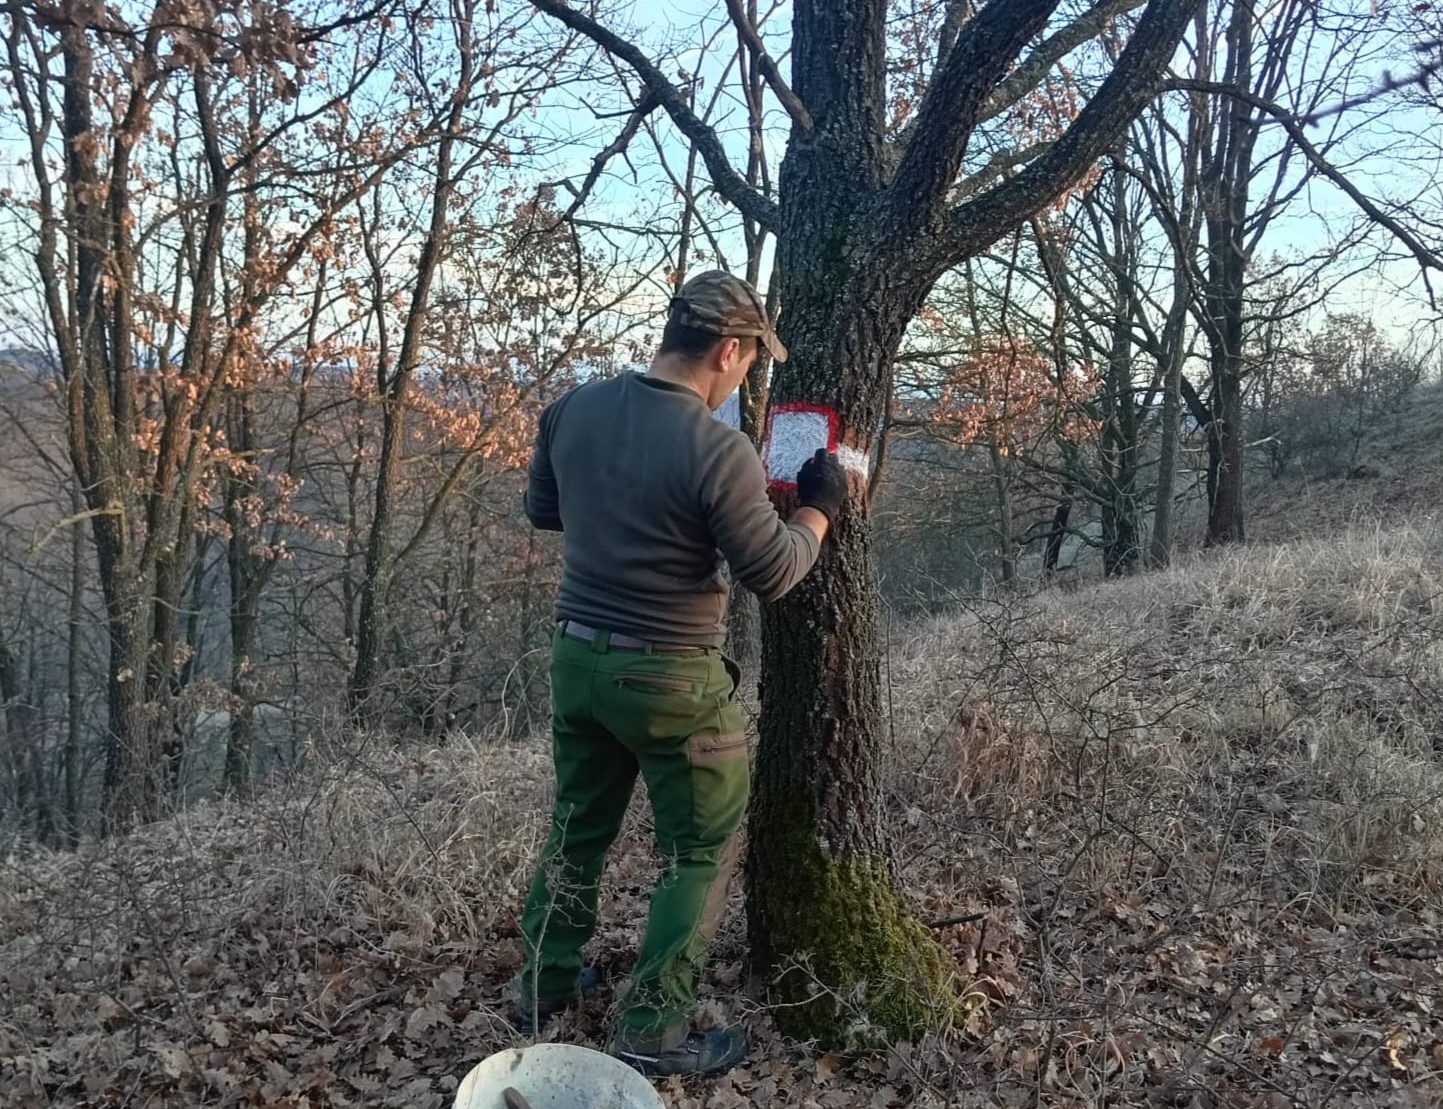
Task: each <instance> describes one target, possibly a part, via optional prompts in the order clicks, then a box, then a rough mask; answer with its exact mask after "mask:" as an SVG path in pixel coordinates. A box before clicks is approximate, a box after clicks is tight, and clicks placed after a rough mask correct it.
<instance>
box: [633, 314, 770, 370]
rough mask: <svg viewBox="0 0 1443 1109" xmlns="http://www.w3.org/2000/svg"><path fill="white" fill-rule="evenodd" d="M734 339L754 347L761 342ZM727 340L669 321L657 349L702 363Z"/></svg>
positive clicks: (741, 338)
mask: <svg viewBox="0 0 1443 1109" xmlns="http://www.w3.org/2000/svg"><path fill="white" fill-rule="evenodd" d="M732 337H733V338H736V339H737V341H738V342H741V343H751V344H752V346H756V345H757V344H758V343H759V342H760V340H758V339H752V338H747V337H742V336H732ZM727 338H728V336H725V335H713V334H712V333H711V332H710V331H698V330H697V329H696V328H694V327H688V326H687V325H686V324H684V323H677V322H676V321H675V320H670V319H669V320H667V321H666V326H664V327H663V328H662V329H661V345H660V346H659V347H657V349H656V353H657V354H676V355H680V356H681V357H682V358H684V359H686V360H687V361H688V362H700V361H701V360H702V359H703V358H705V357H706V356H707V355H708V354H710V353H711V349H712V347H714V346H716V345H717V344H718V343H720V342H723V341H725V340H726V339H727Z"/></svg>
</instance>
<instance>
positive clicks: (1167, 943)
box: [0, 521, 1443, 1109]
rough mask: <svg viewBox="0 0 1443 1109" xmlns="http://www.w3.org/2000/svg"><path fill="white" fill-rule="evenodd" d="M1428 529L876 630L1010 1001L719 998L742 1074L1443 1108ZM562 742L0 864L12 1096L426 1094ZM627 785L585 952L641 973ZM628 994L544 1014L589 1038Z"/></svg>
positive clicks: (729, 979) (938, 880) (444, 1090)
mask: <svg viewBox="0 0 1443 1109" xmlns="http://www.w3.org/2000/svg"><path fill="white" fill-rule="evenodd" d="M1440 541H1443V529H1440V528H1439V527H1437V526H1435V525H1433V524H1432V523H1430V522H1427V521H1422V522H1419V523H1418V524H1416V525H1414V526H1412V527H1403V528H1399V529H1394V530H1390V531H1379V530H1376V529H1368V530H1360V531H1356V532H1353V533H1350V534H1349V535H1347V536H1345V537H1342V538H1339V539H1337V540H1336V541H1333V542H1330V543H1328V544H1327V545H1311V546H1295V547H1279V548H1260V549H1253V550H1246V551H1238V552H1224V553H1218V554H1214V555H1210V556H1208V557H1206V558H1202V559H1199V560H1197V561H1195V562H1192V563H1189V564H1186V565H1182V566H1179V567H1177V568H1176V569H1174V570H1172V571H1169V572H1168V573H1165V574H1157V575H1152V576H1148V577H1144V578H1140V579H1138V580H1136V581H1129V582H1122V583H1116V584H1107V585H1100V586H1097V587H1094V588H1092V589H1089V590H1083V591H1079V592H1074V593H1069V594H1059V593H1051V594H1041V595H1039V596H1036V597H1031V598H1020V597H1013V598H1005V599H994V600H990V601H987V602H975V601H974V602H970V603H968V604H966V605H963V606H962V607H961V608H959V610H958V611H957V612H955V613H953V614H950V615H947V616H942V617H938V618H936V619H934V620H932V621H930V622H928V623H926V624H924V625H921V626H914V627H913V628H911V629H909V630H908V632H907V634H906V635H905V636H904V637H903V638H902V639H901V640H900V641H899V642H898V643H896V644H894V648H893V651H892V652H891V656H890V662H889V666H888V669H887V671H886V675H887V678H888V686H889V695H890V696H889V700H890V703H891V705H892V706H893V715H892V721H891V723H892V729H891V734H890V737H889V739H888V741H887V742H888V743H889V750H888V754H887V758H886V767H887V770H888V774H887V781H886V785H887V789H888V791H889V795H890V798H891V803H892V808H893V811H894V813H895V816H896V818H897V819H896V826H897V836H898V843H897V849H898V855H899V862H900V867H901V873H902V876H903V879H904V881H905V883H906V884H907V887H908V889H909V891H910V892H911V893H912V895H913V896H914V898H915V900H916V901H917V903H918V905H919V909H920V911H921V912H922V913H923V914H924V915H925V916H926V917H927V918H928V919H933V920H935V919H938V918H946V917H951V916H966V915H971V914H980V916H979V919H976V920H971V921H966V922H964V923H960V924H956V925H949V926H945V927H939V928H938V929H937V934H938V936H939V938H940V939H941V940H942V942H943V943H944V944H945V945H946V946H947V947H948V948H949V949H950V950H952V951H953V952H954V954H955V955H956V957H957V959H958V960H959V962H960V963H961V964H962V966H963V968H964V970H965V971H966V972H967V973H968V974H970V975H972V976H973V977H974V978H975V979H976V980H977V981H978V982H979V984H980V985H981V988H982V989H983V990H984V991H985V992H986V993H987V994H988V995H989V997H990V998H991V999H992V1002H993V1004H991V1005H990V1006H989V1007H988V1008H987V1009H985V1010H984V1011H982V1012H980V1013H979V1014H978V1015H977V1016H976V1017H975V1019H974V1021H973V1023H972V1024H971V1026H970V1027H969V1028H968V1029H966V1030H964V1031H963V1032H961V1033H959V1034H957V1035H954V1036H952V1037H949V1038H947V1039H945V1040H938V1041H936V1042H930V1043H923V1044H912V1045H897V1046H896V1048H895V1049H894V1050H893V1051H891V1052H889V1053H886V1054H874V1055H866V1056H860V1057H857V1058H855V1059H846V1060H841V1059H838V1058H837V1057H835V1056H820V1057H818V1056H817V1055H815V1054H814V1053H812V1052H810V1051H808V1050H807V1048H806V1046H805V1045H797V1044H789V1043H784V1042H782V1041H780V1040H779V1039H778V1038H777V1037H776V1036H775V1034H774V1033H772V1032H771V1031H770V1027H769V1024H768V1022H767V1020H766V1018H765V1015H764V1014H760V1013H758V1012H756V1010H755V1007H754V1006H753V1005H752V1004H751V1002H749V1001H748V1000H747V999H746V997H745V996H744V995H743V993H742V983H743V977H744V976H743V972H742V965H741V959H742V956H743V943H742V939H743V937H742V928H741V922H740V919H739V913H738V911H737V910H738V905H737V903H736V901H735V900H734V903H733V911H732V914H731V917H730V919H729V920H728V922H727V924H726V926H725V927H724V930H723V933H722V936H721V937H720V941H719V944H718V949H717V958H716V960H715V962H714V965H713V968H712V971H711V973H710V976H709V980H708V984H707V987H706V991H705V1005H706V1007H707V1008H708V1009H710V1010H712V1011H714V1012H717V1013H719V1014H736V1013H743V1014H746V1016H747V1019H748V1021H749V1022H750V1024H751V1025H752V1027H753V1030H754V1032H755V1034H756V1036H757V1040H758V1053H757V1058H756V1060H755V1062H754V1064H753V1065H752V1066H751V1067H750V1068H746V1069H741V1070H738V1071H736V1072H734V1073H733V1074H732V1075H731V1076H729V1077H728V1078H727V1079H725V1080H722V1081H719V1082H717V1083H713V1084H703V1083H692V1084H689V1085H688V1084H682V1083H677V1082H673V1083H671V1084H670V1085H668V1086H667V1087H665V1093H666V1095H667V1097H668V1100H669V1101H670V1103H671V1104H672V1105H674V1106H676V1107H678V1109H681V1107H686V1109H692V1107H702V1106H705V1107H707V1109H728V1107H735V1106H739V1105H745V1104H759V1105H772V1104H777V1105H801V1106H812V1107H815V1109H820V1107H829V1109H840V1107H851V1106H857V1107H863V1106H867V1107H872V1106H875V1107H877V1109H884V1107H887V1106H903V1105H919V1106H943V1105H946V1106H984V1105H985V1106H990V1105H1037V1106H1072V1105H1077V1106H1082V1105H1088V1106H1103V1105H1112V1106H1122V1105H1133V1106H1144V1105H1148V1106H1192V1105H1197V1106H1212V1105H1216V1106H1223V1105H1227V1106H1240V1107H1241V1106H1268V1107H1270V1109H1272V1107H1281V1106H1289V1105H1306V1106H1309V1107H1322V1106H1343V1105H1379V1106H1382V1105H1387V1106H1399V1107H1406V1106H1411V1105H1419V1106H1421V1105H1430V1104H1440V1103H1443V1101H1440V1089H1443V1086H1440V1068H1443V1024H1440V1021H1439V1017H1438V1015H1437V1014H1436V1012H1435V1010H1436V1009H1440V1008H1443V990H1440V982H1443V945H1440V941H1439V936H1440V933H1443V891H1440V882H1443V757H1440V754H1439V752H1438V749H1437V747H1436V746H1435V743H1436V737H1438V736H1443V634H1440V633H1443V562H1440V560H1439V559H1438V558H1437V556H1436V554H1435V552H1436V551H1437V549H1438V545H1439V543H1440ZM548 775H549V767H548V763H547V756H546V751H545V745H544V744H542V743H539V742H537V743H529V744H525V745H521V746H505V745H494V744H489V743H485V742H479V741H478V742H477V743H476V744H474V745H472V746H467V747H463V748H459V749H451V750H448V751H438V752H428V753H425V754H414V753H397V752H393V751H388V750H381V749H380V748H379V747H376V746H373V747H372V748H370V749H363V750H360V751H352V752H350V753H349V754H348V755H346V756H345V757H342V758H338V759H335V760H332V761H327V762H324V763H323V765H321V766H320V767H319V768H317V769H313V770H312V771H311V772H309V776H307V777H303V778H300V779H297V780H295V781H293V782H291V783H289V784H288V785H286V786H285V787H283V788H281V789H278V790H276V791H273V792H271V793H268V794H266V795H265V796H263V797H261V798H258V799H257V800H256V801H254V802H252V803H250V804H247V805H244V806H241V805H234V804H224V805H214V806H205V807H201V808H196V809H193V810H191V811H189V812H185V813H181V814H178V815H177V816H176V817H174V818H173V819H171V820H168V821H165V822H163V823H160V824H157V825H155V826H154V827H151V828H148V829H146V830H144V831H143V832H141V833H139V834H137V835H135V836H132V837H129V838H127V839H123V840H117V841H114V842H112V843H106V844H92V845H87V846H86V847H85V848H84V849H83V850H82V851H80V852H78V853H76V854H74V855H59V854H49V855H43V856H39V857H34V858H27V859H12V860H9V861H8V862H7V863H6V864H4V866H3V868H0V986H3V990H4V994H5V998H6V1004H5V1005H4V1007H3V1012H0V1104H4V1105H14V1106H32V1105H88V1106H131V1105H137V1106H138V1105H151V1106H171V1105H174V1106H180V1105H196V1104H206V1105H218V1106H219V1105H227V1106H230V1105H290V1106H345V1105H396V1106H403V1105H404V1106H432V1107H436V1106H441V1105H443V1104H445V1103H447V1101H448V1094H449V1092H450V1091H451V1090H453V1089H454V1086H455V1080H456V1078H457V1076H459V1075H460V1074H461V1073H463V1072H464V1070H465V1069H466V1068H467V1067H468V1066H469V1065H470V1064H471V1063H473V1062H474V1061H475V1060H477V1059H479V1058H480V1057H482V1056H484V1055H486V1054H488V1053H489V1052H491V1051H494V1050H496V1049H498V1048H500V1047H502V1046H504V1045H506V1044H509V1043H512V1042H515V1036H514V1033H513V1032H512V1031H511V1030H510V1028H509V1027H508V1026H507V1025H506V1023H505V1020H504V1012H503V1004H504V1001H505V996H506V990H507V985H508V982H509V980H510V978H511V976H512V975H513V974H514V972H515V970H516V969H517V966H518V963H519V958H520V951H519V941H518V939H517V935H516V925H515V917H516V914H517V912H518V911H519V904H520V899H521V896H522V884H523V883H524V881H525V879H526V877H527V876H528V873H529V868H530V864H531V860H532V858H533V857H534V852H535V849H536V846H537V843H538V842H539V838H540V835H541V831H542V828H543V824H544V818H545V806H546V788H547V778H548ZM646 845H647V828H646V823H645V818H644V815H643V814H642V813H641V812H640V808H639V807H638V811H637V812H636V813H635V814H634V818H633V820H632V821H631V822H630V824H629V825H628V828H627V830H626V832H625V834H624V837H623V841H622V843H621V844H620V845H619V848H618V850H617V852H616V853H615V857H614V859H613V862H612V866H611V869H610V873H609V883H610V885H609V893H608V896H607V898H606V900H605V902H604V904H603V921H604V923H603V927H602V930H601V932H600V933H599V934H598V937H597V941H596V952H595V954H596V958H597V960H598V961H599V962H600V964H601V965H602V966H603V967H604V968H606V969H607V970H608V972H609V973H610V975H611V977H612V979H613V980H616V979H619V978H620V977H622V976H623V975H624V973H625V969H626V966H627V960H628V958H629V953H630V952H631V951H632V950H633V949H634V944H635V940H636V935H637V933H638V932H639V930H640V927H641V925H642V923H643V919H644V904H645V896H646V892H647V889H648V887H649V884H650V881H651V878H652V875H653V873H654V870H653V868H652V864H651V862H650V860H649V858H648V855H647V850H646ZM613 1001H614V991H609V992H607V993H605V994H604V995H603V996H601V997H599V998H597V999H595V1000H594V1001H592V1002H589V1003H588V1004H587V1005H585V1006H583V1007H582V1009H581V1010H580V1011H579V1012H577V1013H575V1014H572V1015H570V1016H568V1017H567V1018H565V1019H564V1020H563V1021H561V1022H560V1024H559V1025H558V1027H557V1029H556V1032H555V1034H556V1035H558V1036H561V1037H564V1038H567V1039H571V1040H574V1041H577V1042H589V1043H593V1044H595V1043H597V1042H598V1041H599V1040H600V1038H601V1037H602V1035H603V1034H604V1027H605V1019H606V1015H607V1006H608V1005H609V1004H612V1003H613Z"/></svg>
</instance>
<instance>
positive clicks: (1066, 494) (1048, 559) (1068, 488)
mask: <svg viewBox="0 0 1443 1109" xmlns="http://www.w3.org/2000/svg"><path fill="white" fill-rule="evenodd" d="M1072 498H1073V488H1072V483H1071V482H1063V484H1062V495H1061V496H1060V497H1059V498H1058V500H1057V506H1056V507H1055V508H1054V509H1053V510H1052V526H1051V527H1050V528H1049V529H1048V532H1047V550H1046V552H1045V553H1044V554H1043V556H1042V572H1043V573H1044V574H1047V575H1048V576H1049V577H1050V576H1051V575H1053V574H1055V573H1057V564H1058V562H1059V561H1060V560H1061V559H1062V544H1063V541H1064V540H1066V538H1067V522H1068V520H1069V519H1070V518H1071V516H1072Z"/></svg>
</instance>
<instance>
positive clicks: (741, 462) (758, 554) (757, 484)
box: [701, 433, 818, 601]
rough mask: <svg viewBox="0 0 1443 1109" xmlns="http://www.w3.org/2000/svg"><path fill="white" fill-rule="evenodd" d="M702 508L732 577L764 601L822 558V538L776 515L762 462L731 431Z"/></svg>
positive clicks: (708, 477)
mask: <svg viewBox="0 0 1443 1109" xmlns="http://www.w3.org/2000/svg"><path fill="white" fill-rule="evenodd" d="M701 508H702V513H703V515H704V517H705V519H706V522H707V526H708V527H709V528H710V529H711V534H712V539H713V541H714V542H715V543H716V546H717V550H719V551H721V553H722V557H723V558H725V559H726V561H727V565H728V566H730V567H731V571H732V577H734V578H735V579H736V580H737V581H739V582H740V583H741V584H742V585H744V586H746V587H747V588H748V589H750V590H751V591H752V592H753V593H756V594H757V595H758V596H760V597H761V598H762V599H763V600H767V601H775V600H776V599H777V598H778V597H781V596H783V595H785V594H786V593H787V592H788V591H789V590H790V589H791V588H792V587H793V586H794V585H796V584H797V582H799V581H801V580H802V579H803V578H804V577H806V576H807V572H808V571H809V570H811V568H812V565H813V563H815V562H816V561H817V551H818V543H817V537H816V536H815V535H814V534H812V531H811V530H810V529H809V528H805V527H802V526H800V525H793V524H787V523H785V522H784V521H783V520H782V518H781V517H780V516H779V515H778V514H777V510H776V507H775V506H774V505H773V504H772V502H771V498H769V497H768V496H767V478H766V472H765V471H764V470H763V469H762V460H761V459H760V458H758V457H757V452H756V450H755V449H753V447H752V445H751V443H750V442H749V441H748V440H747V438H746V437H745V436H743V435H740V434H735V433H733V434H731V435H728V436H727V438H726V440H725V443H724V445H723V446H722V448H721V450H720V451H719V452H718V454H717V456H716V457H715V459H714V461H713V462H712V464H711V465H710V466H707V467H706V468H705V469H704V471H703V473H702V478H701Z"/></svg>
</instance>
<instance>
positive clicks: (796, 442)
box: [762, 404, 872, 489]
mask: <svg viewBox="0 0 1443 1109" xmlns="http://www.w3.org/2000/svg"><path fill="white" fill-rule="evenodd" d="M840 426H841V420H840V419H839V418H838V416H837V410H836V409H835V408H828V407H827V406H826V405H821V404H779V405H777V406H776V407H775V408H773V409H772V414H771V419H770V420H769V421H768V423H767V437H766V443H765V445H764V446H763V448H762V463H763V465H765V466H766V469H767V481H768V483H769V484H771V485H778V486H781V487H783V488H786V489H795V488H796V487H797V471H798V470H800V469H801V468H802V463H804V462H805V461H806V460H807V459H809V458H811V457H812V455H814V454H816V453H817V450H818V448H822V449H825V450H828V451H834V452H836V455H837V461H838V462H840V463H841V464H842V465H843V467H845V468H846V469H848V470H851V471H852V472H854V473H856V474H859V475H861V478H862V480H863V481H866V480H867V477H868V476H869V474H870V473H871V469H872V460H871V458H870V457H868V455H867V454H866V452H865V451H860V450H858V449H857V448H856V447H849V446H847V445H846V444H845V443H839V442H838V441H837V431H838V429H839V428H840Z"/></svg>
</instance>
